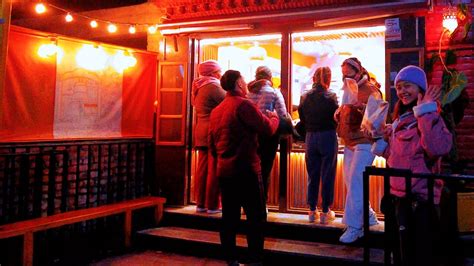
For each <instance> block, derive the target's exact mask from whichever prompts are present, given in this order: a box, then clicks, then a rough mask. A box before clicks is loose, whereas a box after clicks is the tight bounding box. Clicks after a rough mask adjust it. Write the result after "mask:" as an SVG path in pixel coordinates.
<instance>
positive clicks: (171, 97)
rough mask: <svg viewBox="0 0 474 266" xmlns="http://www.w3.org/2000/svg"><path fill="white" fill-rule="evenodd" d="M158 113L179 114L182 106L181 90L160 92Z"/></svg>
mask: <svg viewBox="0 0 474 266" xmlns="http://www.w3.org/2000/svg"><path fill="white" fill-rule="evenodd" d="M160 106H161V107H160V114H162V115H181V114H182V110H183V109H182V108H183V93H182V92H161V104H160Z"/></svg>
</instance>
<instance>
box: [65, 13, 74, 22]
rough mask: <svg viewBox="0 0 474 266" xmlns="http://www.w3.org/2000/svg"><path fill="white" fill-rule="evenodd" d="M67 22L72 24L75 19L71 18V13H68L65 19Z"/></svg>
mask: <svg viewBox="0 0 474 266" xmlns="http://www.w3.org/2000/svg"><path fill="white" fill-rule="evenodd" d="M64 19H65V20H66V22H71V21H73V20H74V18H73V17H72V16H71V14H70V13H67V15H66V17H65V18H64Z"/></svg>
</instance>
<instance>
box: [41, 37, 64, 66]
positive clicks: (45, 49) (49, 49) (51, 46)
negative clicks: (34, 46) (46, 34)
mask: <svg viewBox="0 0 474 266" xmlns="http://www.w3.org/2000/svg"><path fill="white" fill-rule="evenodd" d="M50 40H51V43H48V44H43V45H41V46H40V47H39V48H38V55H39V56H40V57H41V58H51V57H53V56H54V55H56V60H57V62H61V59H62V58H63V56H64V52H63V50H62V49H61V48H60V47H59V46H58V45H57V39H56V37H50Z"/></svg>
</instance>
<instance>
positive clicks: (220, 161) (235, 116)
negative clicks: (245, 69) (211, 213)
mask: <svg viewBox="0 0 474 266" xmlns="http://www.w3.org/2000/svg"><path fill="white" fill-rule="evenodd" d="M221 85H222V88H224V90H226V91H227V95H226V96H225V99H224V101H222V103H221V104H220V105H219V106H217V107H216V108H215V109H214V110H213V111H212V113H211V120H210V124H209V149H210V153H211V156H212V157H213V160H216V162H217V164H216V176H217V177H218V179H219V186H220V189H221V194H222V226H221V232H220V238H221V243H222V246H223V248H224V252H225V257H226V260H227V262H228V263H229V265H238V262H237V248H236V235H237V228H238V225H239V223H240V215H241V213H240V210H241V207H243V208H244V210H245V213H246V215H247V224H248V232H247V243H248V249H249V258H248V261H247V262H248V263H256V264H255V265H257V264H261V263H262V259H263V243H264V225H265V222H266V217H267V215H266V212H265V197H264V195H263V184H262V176H261V170H260V158H259V156H258V154H257V147H258V142H257V135H268V136H271V135H273V134H275V132H276V130H277V128H278V121H279V120H278V115H277V114H276V112H266V113H265V114H262V112H260V111H259V110H258V109H257V107H256V106H255V105H254V104H253V103H252V102H251V101H250V100H248V99H247V98H246V96H247V93H248V90H247V84H245V81H244V79H243V78H242V76H241V74H240V72H239V71H235V70H228V71H226V72H225V73H224V75H223V76H222V78H221Z"/></svg>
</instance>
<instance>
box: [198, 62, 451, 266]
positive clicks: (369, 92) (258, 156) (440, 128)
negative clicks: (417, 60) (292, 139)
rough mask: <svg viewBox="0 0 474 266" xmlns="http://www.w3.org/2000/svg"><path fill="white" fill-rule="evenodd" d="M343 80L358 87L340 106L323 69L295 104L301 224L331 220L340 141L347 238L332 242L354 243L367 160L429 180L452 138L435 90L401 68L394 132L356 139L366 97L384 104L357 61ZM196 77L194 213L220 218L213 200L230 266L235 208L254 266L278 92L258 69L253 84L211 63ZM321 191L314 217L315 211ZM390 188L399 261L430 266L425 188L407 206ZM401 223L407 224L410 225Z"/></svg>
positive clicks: (259, 255) (280, 106)
mask: <svg viewBox="0 0 474 266" xmlns="http://www.w3.org/2000/svg"><path fill="white" fill-rule="evenodd" d="M341 71H342V74H343V79H344V84H349V83H351V84H356V85H353V86H356V87H357V96H356V99H354V101H353V102H350V103H347V102H344V101H343V102H342V103H341V104H339V102H338V100H337V97H336V95H335V94H334V93H333V92H331V91H330V84H331V76H332V75H331V69H330V68H329V67H319V68H317V69H316V71H315V72H314V74H313V85H312V88H311V89H310V90H309V91H308V92H306V93H305V94H304V95H303V96H302V97H301V100H300V105H299V107H298V114H299V117H300V121H301V123H302V124H303V128H304V129H305V133H306V134H305V144H306V145H305V152H306V154H305V156H306V157H305V159H306V169H307V172H308V184H307V185H308V194H307V203H308V207H309V213H308V221H309V222H311V223H314V222H320V223H321V224H327V223H330V222H332V221H333V220H334V219H335V213H334V211H332V210H331V209H330V207H331V205H332V203H333V198H334V181H335V177H336V163H337V153H338V137H339V140H340V141H341V142H342V143H343V144H344V161H343V179H344V184H345V187H346V190H347V196H346V201H345V209H344V215H343V218H342V223H343V224H345V225H346V230H345V231H344V233H343V234H342V235H341V237H340V239H339V240H340V241H341V242H342V243H353V242H355V241H357V240H358V239H359V238H361V237H362V236H363V230H362V228H363V215H362V213H363V200H362V195H363V186H362V176H363V171H364V169H365V167H366V166H369V165H372V163H373V160H374V158H375V156H376V155H379V156H383V157H385V158H386V159H387V163H388V165H390V166H391V167H395V168H405V169H410V170H412V171H413V172H417V173H436V172H438V171H439V170H440V169H439V165H440V164H439V163H440V159H441V157H442V156H443V155H445V154H447V153H448V152H449V150H450V149H451V145H452V135H451V133H450V132H449V131H448V130H447V128H446V126H445V124H444V122H443V119H442V118H441V116H440V112H439V104H438V100H439V98H440V88H439V87H436V86H428V85H427V80H426V75H425V72H424V71H423V70H422V69H420V68H419V67H416V66H407V67H405V68H403V69H402V70H401V71H399V73H398V75H397V76H396V78H395V87H396V93H397V96H398V99H399V100H398V102H397V104H396V106H395V109H394V113H393V115H392V119H393V123H392V124H387V125H384V126H383V128H381V131H382V132H383V137H380V138H379V139H375V138H374V137H373V136H370V134H367V132H365V131H364V130H361V123H362V117H363V114H364V110H365V108H366V105H367V103H368V100H369V97H372V98H374V99H381V98H382V93H381V92H380V85H379V84H378V83H377V82H376V81H374V79H373V77H371V76H370V74H369V72H368V71H367V70H366V69H365V68H364V67H363V66H362V63H361V62H360V61H359V60H358V59H357V58H354V57H352V58H347V59H346V60H344V62H343V63H342V66H341ZM198 72H199V77H198V78H197V79H196V80H194V82H193V86H192V104H193V106H194V107H195V110H196V117H197V121H196V123H195V129H194V132H195V133H194V146H195V149H196V150H197V151H199V162H198V167H197V173H196V179H195V180H196V181H195V194H196V211H197V212H208V213H210V214H213V213H217V212H220V211H221V210H220V209H219V193H220V195H221V202H222V227H221V233H220V237H221V244H222V246H223V248H224V251H225V255H226V259H227V261H228V263H229V265H238V262H237V260H238V257H237V250H236V233H237V227H238V224H239V222H240V217H241V208H243V209H244V211H245V214H246V216H247V223H248V230H247V240H248V247H249V258H248V261H247V262H251V263H260V262H261V261H262V259H263V243H264V227H265V222H266V218H267V210H266V199H267V193H268V186H269V182H270V180H269V179H270V178H269V176H270V173H271V169H272V166H273V161H274V158H275V154H276V152H277V149H278V143H279V138H280V137H279V136H278V134H277V133H276V132H277V129H278V127H279V120H280V118H279V117H282V116H285V115H286V113H287V109H286V106H285V102H284V99H283V96H282V93H281V92H280V90H278V89H275V88H273V84H272V71H271V70H270V69H269V68H268V67H266V66H260V67H258V68H257V69H256V73H255V80H254V81H251V82H250V83H249V84H246V83H245V81H244V79H243V77H242V75H241V73H240V72H239V71H236V70H228V71H226V72H225V73H224V74H223V75H222V76H221V67H220V66H219V64H218V63H217V62H216V61H213V60H209V61H205V62H203V63H201V64H199V66H198ZM320 183H321V186H322V188H321V194H322V195H321V198H322V203H321V206H322V212H319V210H318V207H317V206H318V194H319V186H320ZM390 185H391V193H392V194H393V195H394V196H395V198H396V200H395V208H396V216H397V220H398V221H397V222H398V226H399V236H400V246H401V250H402V257H403V260H404V261H405V262H407V263H408V264H409V265H431V263H433V262H432V261H430V259H429V258H432V251H433V241H432V240H433V230H434V229H433V228H427V227H426V226H423V224H425V223H426V219H432V220H434V221H436V220H438V219H439V217H438V216H437V214H436V212H430V209H429V207H428V205H427V204H426V202H427V181H426V180H425V179H423V180H421V179H420V180H418V179H415V180H413V181H412V195H414V197H413V198H410V199H407V198H405V187H406V186H405V181H404V179H399V178H396V177H392V178H391V181H390ZM441 187H442V183H438V182H436V183H435V189H434V192H435V193H434V195H435V204H439V198H440V190H441ZM414 206H415V207H414ZM369 210H370V211H369V214H370V217H369V223H370V225H375V224H378V220H377V216H376V214H375V212H374V211H373V210H372V208H369ZM408 217H415V221H414V222H413V219H408ZM430 224H436V223H430ZM413 228H416V230H415V229H413ZM420 259H422V260H423V262H422V263H421V262H420ZM410 263H412V264H410ZM427 263H428V264H427Z"/></svg>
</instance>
